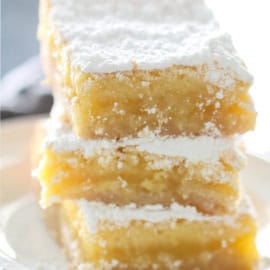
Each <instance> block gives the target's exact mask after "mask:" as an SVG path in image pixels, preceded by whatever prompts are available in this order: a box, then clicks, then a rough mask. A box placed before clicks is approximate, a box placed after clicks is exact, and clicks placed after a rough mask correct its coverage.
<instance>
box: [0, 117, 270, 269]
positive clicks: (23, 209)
mask: <svg viewBox="0 0 270 270" xmlns="http://www.w3.org/2000/svg"><path fill="white" fill-rule="evenodd" d="M39 120H40V118H22V119H20V120H13V121H8V122H6V123H4V124H3V125H2V132H1V144H2V147H1V148H2V149H1V159H0V161H1V163H0V164H1V167H0V173H1V178H0V185H1V188H0V192H1V193H0V270H4V269H5V270H13V269H16V270H20V269H31V270H32V269H39V270H43V269H44V270H53V269H60V270H66V269H67V262H66V260H65V257H64V255H63V252H62V250H61V248H60V247H59V246H58V244H57V243H56V241H55V240H54V238H53V237H52V235H51V234H50V232H49V230H48V229H47V227H46V225H45V223H44V221H43V219H42V210H40V208H39V205H38V202H37V199H36V197H35V196H34V195H33V192H31V183H32V184H33V182H32V181H33V180H32V179H31V177H30V171H31V166H30V162H29V161H30V149H31V138H32V135H33V131H34V126H35V124H36V123H37V121H39ZM242 179H243V184H244V186H245V188H246V189H247V190H248V192H249V193H250V195H251V197H252V199H253V200H254V202H255V205H256V206H257V210H258V217H259V223H260V230H259V233H258V238H257V245H258V249H259V252H260V254H261V255H262V256H264V257H265V258H266V259H265V260H264V264H265V265H264V266H262V269H265V270H266V269H270V264H269V259H270V163H268V162H267V161H265V160H263V159H260V158H258V157H256V156H252V155H249V159H248V166H247V167H246V169H245V170H244V172H243V176H242ZM267 265H268V267H269V268H267Z"/></svg>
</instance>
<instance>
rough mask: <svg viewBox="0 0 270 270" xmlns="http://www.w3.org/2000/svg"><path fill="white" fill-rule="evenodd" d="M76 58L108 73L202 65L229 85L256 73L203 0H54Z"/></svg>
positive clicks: (57, 22) (53, 11) (86, 69)
mask: <svg viewBox="0 0 270 270" xmlns="http://www.w3.org/2000/svg"><path fill="white" fill-rule="evenodd" d="M50 1H51V3H52V8H51V16H52V19H53V22H54V24H55V25H56V28H57V30H59V32H60V34H61V35H62V36H63V37H64V39H66V40H68V42H67V45H66V46H67V48H68V49H70V50H71V55H72V64H73V65H74V66H78V67H80V68H81V70H82V71H84V72H93V73H109V72H117V71H128V70H132V69H133V68H134V67H136V68H138V69H143V70H153V69H164V68H167V67H171V66H173V65H186V66H197V67H198V70H200V71H201V72H202V73H203V74H204V75H205V79H206V80H209V81H210V82H211V83H213V84H215V85H218V86H221V87H224V88H226V87H230V86H232V85H233V84H234V82H235V80H236V79H238V80H242V81H248V82H249V81H250V80H251V76H250V75H249V73H248V72H247V71H246V69H245V67H244V65H243V63H242V61H241V60H240V59H239V58H238V56H237V54H236V52H235V49H234V47H233V44H232V41H231V38H230V36H229V35H227V34H225V33H223V32H222V31H221V30H220V29H219V26H218V24H217V22H216V21H215V18H214V17H213V15H212V12H211V11H210V10H209V9H208V8H207V7H206V6H205V4H204V2H203V1H202V0H192V1H190V0H159V1H156V0H147V1H145V0H129V1H126V0H114V1H112V0H100V1H96V0H76V1H74V0H50Z"/></svg>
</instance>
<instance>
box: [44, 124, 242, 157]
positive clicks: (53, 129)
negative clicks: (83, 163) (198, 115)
mask: <svg viewBox="0 0 270 270" xmlns="http://www.w3.org/2000/svg"><path fill="white" fill-rule="evenodd" d="M48 125H49V126H50V130H49V134H48V137H47V139H46V142H45V145H46V146H50V147H52V148H53V150H54V151H56V152H71V151H80V152H82V154H83V155H84V156H86V157H90V156H93V155H96V154H97V153H99V151H100V150H103V149H105V150H106V149H112V150H114V149H117V148H119V147H128V146H133V147H135V148H136V149H137V150H138V151H141V152H149V153H153V154H157V155H164V156H169V157H182V158H185V159H188V160H189V161H191V162H199V161H205V162H215V161H218V160H219V159H220V157H221V156H222V155H223V153H225V152H233V153H236V152H237V151H238V150H237V148H235V147H234V144H235V140H234V139H233V138H229V137H228V138H214V137H210V136H197V137H194V138H191V137H185V136H179V137H155V136H154V137H153V136H150V137H142V138H125V139H122V140H120V141H116V140H102V139H98V140H94V139H88V140H85V139H82V138H79V137H77V136H76V135H75V134H74V133H73V132H72V129H71V127H70V126H69V125H65V124H63V123H61V122H56V121H55V122H53V121H50V122H49V123H48Z"/></svg>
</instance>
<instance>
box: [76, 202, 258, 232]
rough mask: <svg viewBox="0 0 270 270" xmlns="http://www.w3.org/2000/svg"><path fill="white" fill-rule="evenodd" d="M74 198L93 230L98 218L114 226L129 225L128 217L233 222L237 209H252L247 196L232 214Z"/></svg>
mask: <svg viewBox="0 0 270 270" xmlns="http://www.w3.org/2000/svg"><path fill="white" fill-rule="evenodd" d="M76 202H77V205H78V206H79V208H80V211H81V214H82V216H83V218H84V220H85V221H86V224H87V227H88V230H89V231H90V232H92V233H95V232H96V231H97V230H98V229H100V228H99V227H98V226H99V225H100V222H108V223H111V224H113V225H114V226H128V225H129V223H130V222H131V221H145V222H149V223H150V224H151V223H160V222H172V221H176V220H187V221H210V222H215V221H217V222H218V221H219V222H220V221H221V222H225V223H226V224H230V225H233V224H234V222H235V217H236V216H237V215H239V213H244V214H247V215H253V212H252V211H253V209H252V208H251V206H250V203H249V200H248V199H246V198H245V199H242V201H241V203H240V207H239V209H238V212H237V213H235V214H234V215H205V214H202V213H200V212H198V211H197V210H196V208H195V207H193V206H183V205H181V204H178V203H173V204H171V206H169V207H164V206H163V205H159V204H156V205H145V206H142V207H137V206H136V204H134V203H133V204H129V205H125V206H122V207H119V206H116V205H114V204H105V203H102V202H89V201H86V200H84V199H81V200H77V201H76ZM247 209H248V210H247ZM150 224H149V225H150ZM146 226H147V225H146Z"/></svg>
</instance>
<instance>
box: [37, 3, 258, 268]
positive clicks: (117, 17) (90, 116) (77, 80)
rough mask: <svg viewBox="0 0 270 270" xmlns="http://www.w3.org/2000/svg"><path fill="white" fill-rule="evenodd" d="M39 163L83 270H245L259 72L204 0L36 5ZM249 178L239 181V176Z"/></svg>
mask: <svg viewBox="0 0 270 270" xmlns="http://www.w3.org/2000/svg"><path fill="white" fill-rule="evenodd" d="M39 38H40V41H41V55H42V62H43V66H44V70H45V73H46V80H47V82H48V84H49V85H50V86H51V88H52V89H53V94H54V98H55V105H54V108H53V111H52V113H51V119H50V122H49V124H48V127H47V135H46V138H44V142H43V143H42V157H41V160H40V163H39V166H38V169H37V172H38V178H39V180H40V183H41V186H42V193H41V206H42V207H44V208H46V207H49V206H51V205H52V204H55V203H57V204H59V205H60V207H61V213H60V214H59V215H60V218H61V224H62V225H61V235H62V239H63V243H64V247H65V249H66V250H67V252H68V254H69V258H70V260H71V262H72V265H73V267H74V268H76V269H95V270H99V269H100V270H103V269H104V270H107V269H154V270H156V269H160V270H166V269H170V270H175V269H183V270H187V269H200V270H212V269H213V270H215V269H216V270H232V269H234V270H240V269H241V270H251V269H255V264H256V261H257V259H258V255H257V251H256V247H255V235H256V222H255V218H254V215H253V211H252V206H251V205H250V202H249V200H248V198H247V195H246V194H245V192H244V191H243V190H242V189H241V188H240V183H239V172H240V170H241V169H242V167H243V165H244V161H245V157H244V153H243V146H242V143H241V141H240V139H239V135H241V134H243V133H245V132H247V131H249V130H252V129H253V128H254V125H255V118H256V113H255V112H254V108H253V104H252V100H251V98H250V96H249V93H248V90H249V87H250V85H251V82H252V78H251V76H250V74H249V73H248V71H247V69H246V67H245V65H244V63H243V62H242V61H241V59H240V58H239V57H238V56H237V53H236V51H235V49H234V47H233V45H232V41H231V39H230V36H229V35H228V34H226V33H224V32H222V31H221V30H220V28H219V26H218V24H217V22H216V20H215V18H214V16H213V15H212V13H211V11H210V10H209V9H208V8H207V7H206V6H205V4H204V2H203V1H201V0H194V1H193V0H192V1H190V0H159V1H156V0H102V1H95V0H76V1H75V0H41V5H40V26H39ZM243 180H244V179H243Z"/></svg>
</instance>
